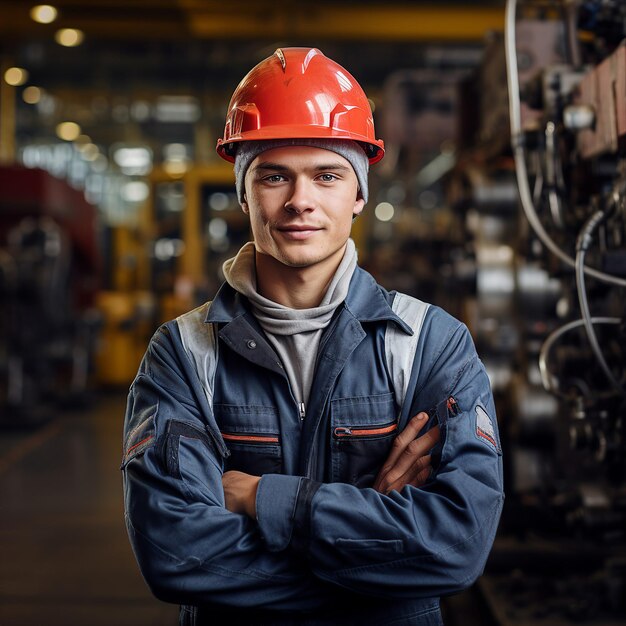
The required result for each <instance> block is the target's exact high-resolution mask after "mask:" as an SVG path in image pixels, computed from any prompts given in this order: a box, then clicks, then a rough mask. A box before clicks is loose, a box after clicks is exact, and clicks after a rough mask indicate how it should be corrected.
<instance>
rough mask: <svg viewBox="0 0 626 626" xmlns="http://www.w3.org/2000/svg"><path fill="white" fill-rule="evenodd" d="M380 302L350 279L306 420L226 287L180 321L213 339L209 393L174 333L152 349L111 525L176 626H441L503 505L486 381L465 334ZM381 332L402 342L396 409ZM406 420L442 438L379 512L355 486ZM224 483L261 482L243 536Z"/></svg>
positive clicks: (137, 389)
mask: <svg viewBox="0 0 626 626" xmlns="http://www.w3.org/2000/svg"><path fill="white" fill-rule="evenodd" d="M396 297H399V294H395V293H393V292H387V291H386V290H384V289H383V288H382V287H381V286H379V285H378V284H376V282H375V281H374V279H373V278H372V277H371V276H370V275H369V274H368V273H367V272H365V271H363V270H362V269H360V268H357V270H356V271H355V273H354V275H353V278H352V281H351V284H350V290H349V293H348V296H347V298H346V300H345V302H344V303H343V304H341V305H340V306H339V307H338V309H337V311H336V312H335V315H334V317H333V319H332V321H331V322H330V324H329V326H328V327H327V328H326V330H325V331H324V334H323V337H322V340H321V342H320V347H319V351H318V355H317V362H316V370H315V376H314V380H313V385H312V388H311V393H310V400H309V403H308V406H307V407H304V411H303V410H302V409H303V407H301V406H299V405H298V403H297V402H296V400H295V399H294V396H293V393H292V391H291V389H290V385H289V381H288V378H287V376H286V373H285V371H284V369H283V366H282V364H281V362H280V359H279V358H278V356H277V355H276V353H275V352H274V350H273V349H272V348H271V346H270V344H269V343H268V341H267V339H266V338H265V336H264V334H263V331H262V329H261V328H260V326H259V324H258V323H257V321H256V319H255V317H254V315H253V314H252V313H251V310H250V306H249V303H248V302H247V300H246V298H245V297H244V296H242V295H241V294H239V293H237V292H235V291H234V290H233V289H232V288H231V287H229V286H228V285H224V286H223V287H222V288H221V289H220V291H219V293H218V294H217V296H216V298H215V300H214V301H213V302H212V303H210V305H209V304H207V305H205V307H204V309H198V310H196V312H195V315H196V317H197V316H198V311H200V312H201V314H202V319H200V321H199V324H198V325H199V326H203V327H204V328H205V329H206V330H207V331H208V330H210V329H211V328H212V329H215V332H216V340H215V341H216V344H217V354H218V356H217V366H216V368H215V371H214V380H210V381H207V380H203V378H205V377H206V374H203V370H202V366H201V364H202V362H203V358H204V356H205V355H203V350H202V349H200V348H198V344H196V345H195V348H191V351H192V352H193V351H194V350H195V352H194V353H191V352H190V347H189V346H188V345H186V344H185V338H184V336H183V334H181V328H182V326H181V321H180V320H178V321H176V320H175V321H172V322H168V323H167V324H165V325H164V326H162V327H161V328H160V329H159V330H158V331H157V332H156V334H155V335H154V337H153V339H152V341H151V342H150V345H149V347H148V349H147V352H146V355H145V357H144V359H143V361H142V363H141V366H140V369H139V372H138V375H137V377H136V379H135V381H134V382H133V384H132V387H131V389H130V393H129V399H128V406H127V413H126V420H125V435H124V459H123V463H122V469H123V475H124V496H125V515H126V524H127V528H128V533H129V537H130V541H131V544H132V547H133V550H134V552H135V556H136V558H137V561H138V563H139V566H140V569H141V571H142V574H143V576H144V578H145V580H146V581H147V583H148V585H149V586H150V588H151V590H152V592H153V593H154V594H155V596H156V597H158V598H160V599H162V600H164V601H167V602H175V603H178V604H181V605H183V611H182V613H181V623H185V624H194V623H195V624H205V623H206V624H208V623H219V620H221V619H228V620H229V621H228V623H231V624H237V623H241V624H440V623H441V616H440V612H439V597H440V596H441V595H443V594H450V593H454V592H458V591H460V590H462V589H464V588H465V587H467V586H469V585H470V584H472V583H473V582H474V581H475V580H476V578H477V577H478V576H479V575H480V574H481V573H482V571H483V568H484V565H485V561H486V559H487V556H488V554H489V551H490V548H491V545H492V542H493V539H494V535H495V532H496V528H497V525H498V520H499V517H500V513H501V509H502V504H503V498H504V496H503V482H502V457H501V447H500V441H499V436H498V428H497V421H496V416H495V409H494V404H493V398H492V393H491V389H490V385H489V380H488V378H487V375H486V373H485V370H484V367H483V365H482V363H481V361H480V360H479V358H478V356H477V354H476V351H475V348H474V345H473V342H472V339H471V337H470V334H469V332H468V330H467V329H466V327H465V326H464V325H463V324H461V323H460V322H459V321H457V320H456V319H454V318H453V317H451V316H450V315H448V314H447V313H445V312H444V311H443V310H441V309H440V308H438V307H435V306H428V305H424V304H423V303H419V304H420V305H421V306H422V307H423V311H424V314H423V316H422V318H423V319H422V320H421V323H420V327H419V329H418V330H416V329H412V328H411V327H410V326H409V325H407V323H406V322H405V321H404V320H403V319H402V318H401V317H400V316H399V315H398V314H396V313H395V312H394V310H393V309H392V303H393V302H394V299H395V298H396ZM403 297H404V298H405V299H407V301H409V299H408V297H407V296H403ZM411 300H412V299H411ZM415 302H416V303H418V302H419V301H415ZM424 307H425V308H424ZM390 328H393V329H394V330H395V331H396V336H397V333H398V332H399V333H400V335H401V336H404V335H406V338H407V345H408V343H410V341H411V338H413V340H414V352H412V353H411V354H414V356H413V357H412V362H411V363H410V365H409V367H408V369H407V368H405V370H406V371H403V372H402V377H403V379H404V386H403V390H402V392H399V391H398V389H399V387H398V381H397V380H394V379H393V378H394V376H395V377H396V378H398V372H397V371H395V370H394V367H395V366H394V367H392V365H391V364H390V358H392V359H397V360H399V361H401V358H400V357H401V356H402V355H397V354H396V355H389V354H388V353H387V354H386V341H387V337H388V336H389V329H390ZM200 330H202V328H201V329H200ZM415 342H416V343H415ZM400 345H404V344H403V343H401V344H400ZM395 350H396V351H397V348H396V349H395ZM400 351H402V348H400ZM387 352H388V351H387ZM399 393H404V394H405V398H404V402H402V398H399V397H398V395H399ZM420 411H427V412H428V413H429V415H430V419H429V420H428V424H427V425H426V426H425V428H424V431H425V430H427V429H428V428H430V427H431V426H433V425H435V424H437V425H439V427H440V431H441V436H440V441H439V443H438V444H437V446H436V448H435V449H434V450H433V451H432V465H433V471H432V474H431V477H430V479H429V480H428V481H427V482H426V484H425V485H423V486H422V487H420V488H416V487H412V486H406V487H404V488H402V489H401V490H400V491H392V492H391V493H390V494H389V495H382V494H380V493H378V492H377V491H375V490H374V489H373V488H371V485H372V484H373V482H374V479H375V477H376V475H377V473H378V470H379V469H380V467H381V465H382V463H383V462H384V461H385V459H386V458H387V456H388V454H389V452H390V449H391V445H392V443H393V440H394V438H395V436H396V435H397V434H398V433H399V432H401V430H402V428H403V427H404V426H405V425H406V422H407V421H408V419H410V417H411V416H412V415H414V414H416V413H418V412H420ZM231 469H235V470H240V471H243V472H247V473H249V474H254V475H259V476H262V478H261V481H260V483H259V487H258V492H257V499H256V505H257V519H256V520H252V519H250V518H249V517H247V516H245V515H240V514H235V513H231V512H229V511H228V510H227V509H226V508H225V506H224V494H223V489H222V482H221V476H222V473H223V472H224V471H227V470H231Z"/></svg>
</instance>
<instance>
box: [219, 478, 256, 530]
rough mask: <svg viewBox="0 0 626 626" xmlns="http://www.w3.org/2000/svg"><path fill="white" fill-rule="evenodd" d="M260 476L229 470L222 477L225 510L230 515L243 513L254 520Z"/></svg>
mask: <svg viewBox="0 0 626 626" xmlns="http://www.w3.org/2000/svg"><path fill="white" fill-rule="evenodd" d="M260 480H261V477H260V476H252V475H250V474H244V472H236V471H234V470H231V471H230V472H226V473H225V474H224V475H223V476H222V485H223V487H224V500H225V501H226V508H227V509H228V510H229V511H231V512H232V513H243V514H244V515H248V516H249V517H251V518H252V519H255V518H256V491H257V487H258V486H259V481H260Z"/></svg>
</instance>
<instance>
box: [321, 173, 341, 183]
mask: <svg viewBox="0 0 626 626" xmlns="http://www.w3.org/2000/svg"><path fill="white" fill-rule="evenodd" d="M319 178H320V180H321V181H322V182H323V183H332V182H333V181H334V180H337V177H336V176H335V175H334V174H321V175H320V177H319Z"/></svg>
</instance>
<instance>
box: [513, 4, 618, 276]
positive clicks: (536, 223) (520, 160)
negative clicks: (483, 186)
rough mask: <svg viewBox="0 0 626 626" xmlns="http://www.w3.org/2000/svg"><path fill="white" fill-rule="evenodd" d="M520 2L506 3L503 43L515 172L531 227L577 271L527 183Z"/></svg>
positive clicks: (590, 270) (586, 269) (591, 272)
mask: <svg viewBox="0 0 626 626" xmlns="http://www.w3.org/2000/svg"><path fill="white" fill-rule="evenodd" d="M516 10H517V0H507V3H506V11H505V29H504V33H505V36H504V43H505V53H506V68H507V72H506V73H507V83H508V90H509V116H510V123H511V145H512V148H513V158H514V160H515V173H516V175H517V184H518V188H519V194H520V201H521V203H522V209H523V211H524V214H525V216H526V219H527V220H528V223H529V224H530V226H531V228H532V229H533V231H534V232H535V234H536V235H537V237H539V239H540V240H541V242H542V243H543V244H544V246H545V247H546V248H547V249H548V250H550V252H552V254H554V255H555V256H556V257H558V258H559V259H560V260H561V261H563V262H564V263H565V264H566V265H568V266H569V267H572V268H574V269H575V268H576V260H575V259H573V258H572V257H571V256H569V255H568V254H567V253H565V252H563V250H561V248H559V246H558V245H557V244H556V243H555V242H554V240H553V239H552V238H551V237H550V235H548V233H547V232H546V230H545V229H544V227H543V224H542V223H541V220H540V219H539V216H538V215H537V211H536V209H535V205H534V203H533V198H532V194H531V191H530V185H529V182H528V170H527V168H526V153H525V152H526V151H525V147H524V134H523V132H522V116H521V99H520V90H519V75H518V72H517V51H516V36H515V20H516ZM582 271H584V273H586V274H588V275H589V276H593V277H594V278H597V279H598V280H601V281H604V282H607V283H611V284H613V285H618V286H620V287H626V279H623V278H619V277H617V276H613V275H611V274H606V273H605V272H601V271H599V270H596V269H594V268H592V267H588V266H586V265H584V264H583V267H582Z"/></svg>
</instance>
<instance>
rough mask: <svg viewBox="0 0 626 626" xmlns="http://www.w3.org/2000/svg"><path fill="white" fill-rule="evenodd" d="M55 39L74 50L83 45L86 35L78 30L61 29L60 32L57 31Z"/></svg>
mask: <svg viewBox="0 0 626 626" xmlns="http://www.w3.org/2000/svg"><path fill="white" fill-rule="evenodd" d="M54 38H55V40H56V42H57V43H58V44H61V45H62V46H66V47H68V48H72V47H74V46H79V45H80V44H81V43H83V39H84V38H85V33H83V31H82V30H78V29H77V28H61V29H60V30H57V32H56V33H55V35H54Z"/></svg>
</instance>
